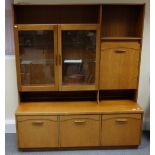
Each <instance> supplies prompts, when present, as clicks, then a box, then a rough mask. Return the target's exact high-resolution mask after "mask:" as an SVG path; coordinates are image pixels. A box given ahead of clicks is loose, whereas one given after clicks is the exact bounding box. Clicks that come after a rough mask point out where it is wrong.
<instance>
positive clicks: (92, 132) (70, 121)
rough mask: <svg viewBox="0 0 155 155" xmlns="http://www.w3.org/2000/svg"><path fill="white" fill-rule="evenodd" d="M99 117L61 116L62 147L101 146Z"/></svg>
mask: <svg viewBox="0 0 155 155" xmlns="http://www.w3.org/2000/svg"><path fill="white" fill-rule="evenodd" d="M99 126H100V121H99V115H74V116H73V115H72V116H60V143H61V147H84V146H99Z"/></svg>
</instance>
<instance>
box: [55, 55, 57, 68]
mask: <svg viewBox="0 0 155 155" xmlns="http://www.w3.org/2000/svg"><path fill="white" fill-rule="evenodd" d="M55 64H56V66H57V65H58V55H56V56H55Z"/></svg>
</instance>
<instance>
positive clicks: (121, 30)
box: [102, 5, 144, 37]
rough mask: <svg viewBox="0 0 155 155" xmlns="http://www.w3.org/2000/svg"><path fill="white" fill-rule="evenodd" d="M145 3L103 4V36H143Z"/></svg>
mask: <svg viewBox="0 0 155 155" xmlns="http://www.w3.org/2000/svg"><path fill="white" fill-rule="evenodd" d="M143 11H144V6H143V5H103V9H102V12H103V13H102V37H141V36H142V22H143V21H142V20H143Z"/></svg>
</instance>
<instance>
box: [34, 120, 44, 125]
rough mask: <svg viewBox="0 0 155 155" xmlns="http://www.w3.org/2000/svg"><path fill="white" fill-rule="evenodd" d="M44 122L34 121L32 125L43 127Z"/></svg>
mask: <svg viewBox="0 0 155 155" xmlns="http://www.w3.org/2000/svg"><path fill="white" fill-rule="evenodd" d="M43 123H44V122H43V121H33V122H32V124H34V125H42V124H43Z"/></svg>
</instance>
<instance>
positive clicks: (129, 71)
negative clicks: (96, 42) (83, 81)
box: [99, 42, 140, 90]
mask: <svg viewBox="0 0 155 155" xmlns="http://www.w3.org/2000/svg"><path fill="white" fill-rule="evenodd" d="M139 55H140V44H139V43H137V42H135V43H134V42H133V43H130V42H129V43H128V42H125V43H119V42H118V43H115V42H109V43H102V45H101V59H100V84H99V85H100V89H103V90H104V89H107V90H108V89H137V86H138V69H139Z"/></svg>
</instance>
